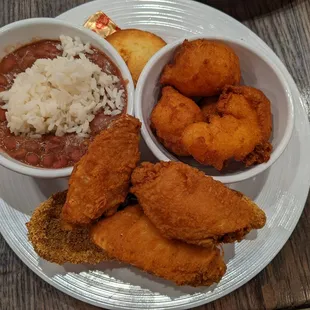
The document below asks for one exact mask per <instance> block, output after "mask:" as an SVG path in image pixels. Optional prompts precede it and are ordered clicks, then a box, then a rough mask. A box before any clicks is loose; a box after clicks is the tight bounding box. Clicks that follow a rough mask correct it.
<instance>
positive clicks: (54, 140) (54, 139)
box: [48, 136, 63, 144]
mask: <svg viewBox="0 0 310 310" xmlns="http://www.w3.org/2000/svg"><path fill="white" fill-rule="evenodd" d="M48 141H49V142H51V143H54V144H59V143H61V142H62V141H63V139H62V138H61V137H57V136H50V137H49V138H48Z"/></svg>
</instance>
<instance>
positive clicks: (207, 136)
mask: <svg viewBox="0 0 310 310" xmlns="http://www.w3.org/2000/svg"><path fill="white" fill-rule="evenodd" d="M211 108H212V109H214V108H216V112H217V114H216V113H214V112H212V113H213V114H212V113H211V114H210V107H208V113H209V115H210V116H209V121H208V123H203V122H197V123H195V124H191V125H189V126H187V128H186V129H185V130H184V131H183V136H182V143H183V145H184V148H185V149H186V150H187V151H188V152H189V153H190V154H191V155H192V156H193V157H194V158H195V159H196V160H197V161H198V162H200V163H202V164H205V165H211V166H214V167H215V168H216V169H218V170H222V169H223V167H224V166H225V163H226V162H227V161H228V160H229V159H234V160H236V161H244V162H245V163H246V165H247V166H250V165H251V164H254V163H261V162H265V161H268V160H269V157H270V153H271V150H272V146H271V144H270V143H269V142H268V140H269V138H270V135H271V130H272V120H271V108H270V101H269V100H268V98H267V97H266V96H265V95H264V94H263V93H262V92H261V91H260V90H258V89H255V88H253V87H248V86H228V87H226V88H225V90H224V92H223V94H222V95H221V97H220V99H219V101H218V102H217V103H216V105H215V106H214V104H213V105H212V106H211ZM204 113H206V112H204Z"/></svg>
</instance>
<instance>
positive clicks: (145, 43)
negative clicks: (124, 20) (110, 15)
mask: <svg viewBox="0 0 310 310" xmlns="http://www.w3.org/2000/svg"><path fill="white" fill-rule="evenodd" d="M106 40H107V41H108V42H109V43H111V44H112V45H113V46H114V48H115V49H116V50H117V51H118V53H119V54H120V55H121V56H122V58H123V59H124V61H125V63H126V65H127V66H128V68H129V71H130V73H131V75H132V79H133V81H134V83H135V85H136V84H137V82H138V79H139V76H140V73H141V72H142V70H143V68H144V66H145V65H146V63H147V62H148V61H149V59H150V58H151V57H152V56H153V55H154V54H155V53H156V52H157V51H159V50H160V49H161V48H162V47H164V46H165V45H166V42H165V41H164V40H163V39H162V38H160V37H159V36H157V35H155V34H154V33H151V32H148V31H143V30H139V29H123V30H119V31H116V32H114V33H113V34H111V35H109V36H108V37H107V38H106Z"/></svg>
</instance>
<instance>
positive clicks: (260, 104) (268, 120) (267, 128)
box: [219, 85, 272, 142]
mask: <svg viewBox="0 0 310 310" xmlns="http://www.w3.org/2000/svg"><path fill="white" fill-rule="evenodd" d="M232 94H235V95H239V96H243V97H244V98H245V99H246V100H247V102H248V103H249V104H250V106H251V108H252V109H254V110H255V112H256V115H257V119H258V124H259V127H260V131H261V135H262V141H264V142H267V141H268V140H269V139H270V136H271V132H272V114H271V103H270V101H269V99H268V98H267V97H266V95H265V94H264V93H263V92H262V91H261V90H259V89H257V88H254V87H250V86H231V85H228V86H226V87H225V88H224V91H223V93H222V95H221V97H220V101H221V104H220V105H219V111H221V110H223V109H224V111H223V112H224V113H225V105H227V104H228V102H229V100H230V98H231V95H232Z"/></svg>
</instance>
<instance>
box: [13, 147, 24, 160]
mask: <svg viewBox="0 0 310 310" xmlns="http://www.w3.org/2000/svg"><path fill="white" fill-rule="evenodd" d="M26 154H27V151H26V150H25V149H19V150H18V151H15V152H11V153H10V155H11V156H12V157H14V158H15V159H18V160H22V159H24V158H25V156H26Z"/></svg>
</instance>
